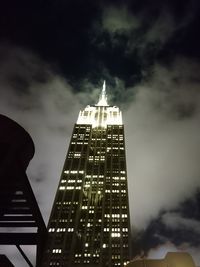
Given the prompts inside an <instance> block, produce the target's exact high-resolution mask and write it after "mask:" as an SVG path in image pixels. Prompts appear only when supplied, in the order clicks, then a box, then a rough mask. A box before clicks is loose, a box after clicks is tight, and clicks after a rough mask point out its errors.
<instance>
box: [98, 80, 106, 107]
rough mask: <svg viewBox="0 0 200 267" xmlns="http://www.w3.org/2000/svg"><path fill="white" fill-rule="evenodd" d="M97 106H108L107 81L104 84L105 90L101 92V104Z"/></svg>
mask: <svg viewBox="0 0 200 267" xmlns="http://www.w3.org/2000/svg"><path fill="white" fill-rule="evenodd" d="M96 106H108V102H107V94H106V81H105V80H104V82H103V88H102V91H101V94H100V96H99V102H98V103H97V104H96Z"/></svg>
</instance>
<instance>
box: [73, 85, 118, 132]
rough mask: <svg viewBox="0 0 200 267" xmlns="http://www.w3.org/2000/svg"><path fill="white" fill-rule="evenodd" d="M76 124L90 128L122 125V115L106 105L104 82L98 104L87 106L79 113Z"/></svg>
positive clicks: (114, 108)
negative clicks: (89, 126)
mask: <svg viewBox="0 0 200 267" xmlns="http://www.w3.org/2000/svg"><path fill="white" fill-rule="evenodd" d="M77 124H90V125H92V128H95V127H102V128H106V127H107V125H122V113H121V111H120V110H119V108H118V107H116V106H109V105H108V102H107V94H106V82H105V81H104V83H103V88H102V91H101V94H100V96H99V101H98V103H97V104H96V105H94V106H90V105H88V106H87V107H86V108H85V109H84V110H83V111H80V112H79V116H78V120H77Z"/></svg>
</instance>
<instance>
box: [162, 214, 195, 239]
mask: <svg viewBox="0 0 200 267" xmlns="http://www.w3.org/2000/svg"><path fill="white" fill-rule="evenodd" d="M162 222H163V223H164V224H165V225H166V226H167V227H168V228H170V229H172V230H178V229H179V230H180V229H183V230H185V231H187V230H189V231H193V232H195V233H196V234H200V223H199V221H197V220H195V219H191V218H184V217H183V216H181V215H180V214H179V213H177V212H167V213H165V214H164V215H163V216H162Z"/></svg>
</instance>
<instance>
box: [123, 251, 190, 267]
mask: <svg viewBox="0 0 200 267" xmlns="http://www.w3.org/2000/svg"><path fill="white" fill-rule="evenodd" d="M126 267H195V264H194V261H193V259H192V257H191V256H190V254H188V253H186V252H168V253H167V255H166V256H165V258H164V259H161V260H154V259H140V260H135V261H132V262H130V263H128V264H127V265H126Z"/></svg>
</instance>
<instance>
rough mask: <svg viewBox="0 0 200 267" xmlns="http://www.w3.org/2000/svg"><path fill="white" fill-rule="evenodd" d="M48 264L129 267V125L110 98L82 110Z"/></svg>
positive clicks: (62, 186)
mask: <svg viewBox="0 0 200 267" xmlns="http://www.w3.org/2000/svg"><path fill="white" fill-rule="evenodd" d="M48 232H49V234H48V235H49V237H48V245H47V249H46V251H45V255H44V261H43V262H44V265H43V266H62V267H72V266H77V267H78V266H90V267H91V266H102V267H103V266H104V267H105V266H109V267H111V266H123V265H124V263H126V262H127V261H128V260H129V251H130V246H129V244H130V218H129V204H128V188H127V172H126V157H125V139H124V126H123V124H122V114H121V111H120V110H119V108H118V107H116V106H109V105H108V103H107V96H106V88H105V82H104V85H103V89H102V92H101V95H100V98H99V101H98V103H97V104H96V105H94V106H87V107H86V108H85V109H84V110H83V111H80V113H79V117H78V120H77V123H76V124H75V126H74V129H73V133H72V137H71V141H70V145H69V149H68V153H67V157H66V160H65V163H64V168H63V172H62V175H61V179H60V182H59V186H58V190H57V193H56V197H55V201H54V204H53V208H52V212H51V216H50V220H49V225H48Z"/></svg>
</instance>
